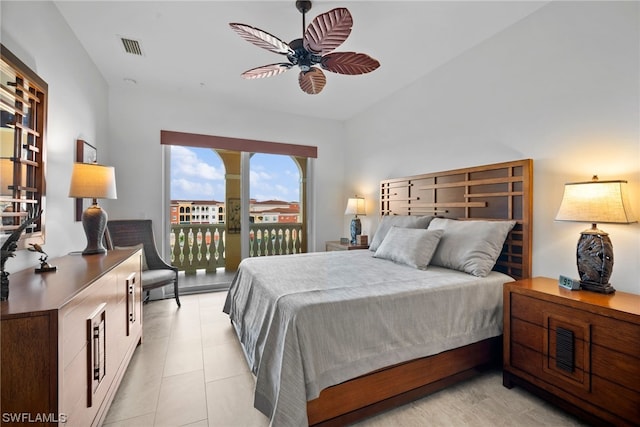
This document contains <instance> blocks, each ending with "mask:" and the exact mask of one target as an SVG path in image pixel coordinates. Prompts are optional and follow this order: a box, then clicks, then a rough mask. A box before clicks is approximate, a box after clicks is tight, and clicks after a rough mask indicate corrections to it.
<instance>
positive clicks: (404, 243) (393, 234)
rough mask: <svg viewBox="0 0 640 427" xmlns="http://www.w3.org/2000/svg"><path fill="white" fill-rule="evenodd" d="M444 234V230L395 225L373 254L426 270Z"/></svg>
mask: <svg viewBox="0 0 640 427" xmlns="http://www.w3.org/2000/svg"><path fill="white" fill-rule="evenodd" d="M443 234H444V231H443V230H425V229H424V228H401V227H395V226H394V227H391V230H389V231H388V232H387V236H386V237H385V238H384V240H383V241H382V243H381V244H380V247H379V248H378V250H377V251H376V253H375V254H374V255H373V256H374V257H376V258H382V259H388V260H390V261H393V262H397V263H398V264H406V265H408V266H410V267H414V268H419V269H421V270H424V269H426V268H427V266H428V265H429V261H431V257H432V256H433V253H434V252H435V250H436V247H437V246H438V242H439V241H440V237H442V235H443Z"/></svg>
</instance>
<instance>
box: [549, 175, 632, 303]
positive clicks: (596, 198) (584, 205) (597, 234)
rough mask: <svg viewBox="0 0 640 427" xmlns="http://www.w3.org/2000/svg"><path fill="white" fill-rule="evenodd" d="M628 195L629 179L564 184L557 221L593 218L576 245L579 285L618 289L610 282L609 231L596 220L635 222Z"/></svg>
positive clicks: (596, 179) (610, 291) (611, 247)
mask: <svg viewBox="0 0 640 427" xmlns="http://www.w3.org/2000/svg"><path fill="white" fill-rule="evenodd" d="M630 208H631V205H630V203H629V200H628V195H627V181H621V180H618V181H599V180H598V177H597V176H596V175H594V177H593V179H592V180H591V181H586V182H571V183H567V184H565V186H564V195H563V197H562V203H561V204H560V209H559V210H558V214H557V215H556V221H579V222H590V223H591V224H592V225H591V228H590V229H587V230H584V231H583V232H582V233H580V239H578V248H577V252H576V255H577V264H578V274H579V275H580V287H581V288H582V289H587V290H590V291H595V292H600V293H604V294H610V293H613V292H615V289H614V288H613V286H611V284H610V283H609V278H610V277H611V272H612V270H613V245H612V244H611V239H609V234H608V233H606V232H604V231H602V230H600V229H598V227H597V223H599V222H600V223H602V222H605V223H616V224H629V223H632V222H636V219H635V217H634V215H633V213H632V212H631V209H630Z"/></svg>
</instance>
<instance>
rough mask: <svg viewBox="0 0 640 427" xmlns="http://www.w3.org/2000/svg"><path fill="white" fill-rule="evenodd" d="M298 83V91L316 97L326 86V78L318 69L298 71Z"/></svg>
mask: <svg viewBox="0 0 640 427" xmlns="http://www.w3.org/2000/svg"><path fill="white" fill-rule="evenodd" d="M298 83H300V89H302V90H303V91H304V92H307V93H308V94H309V95H316V94H318V93H320V92H321V91H322V89H324V85H325V84H327V78H326V77H325V76H324V73H323V72H322V70H321V69H320V68H316V67H311V69H310V70H309V71H300V75H299V76H298Z"/></svg>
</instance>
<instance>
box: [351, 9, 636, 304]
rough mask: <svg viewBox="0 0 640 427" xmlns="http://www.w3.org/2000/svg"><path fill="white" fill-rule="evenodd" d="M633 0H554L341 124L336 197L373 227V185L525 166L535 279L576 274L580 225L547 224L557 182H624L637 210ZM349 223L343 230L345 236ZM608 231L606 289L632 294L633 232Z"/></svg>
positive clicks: (558, 194)
mask: <svg viewBox="0 0 640 427" xmlns="http://www.w3.org/2000/svg"><path fill="white" fill-rule="evenodd" d="M639 17H640V13H639V3H638V2H553V3H550V4H548V5H546V6H545V7H543V8H541V9H540V10H539V11H537V12H535V13H534V14H532V15H531V16H529V17H527V18H525V19H524V20H522V21H521V22H519V23H516V24H515V25H513V26H512V27H510V28H508V29H506V30H505V31H503V32H502V33H500V34H498V35H496V36H494V37H493V38H491V39H489V40H487V41H486V42H484V43H482V44H480V45H479V46H477V47H476V48H474V49H472V50H470V51H467V52H466V53H464V54H462V55H460V56H459V57H457V58H455V59H454V60H452V61H450V62H449V63H447V64H445V65H444V66H442V67H441V68H439V69H437V70H436V71H434V72H432V73H430V74H429V75H428V76H426V77H424V78H422V79H420V80H419V81H417V82H415V83H414V84H412V85H411V86H409V87H407V88H405V89H404V90H402V91H400V92H398V93H396V94H394V95H393V96H391V97H389V98H388V99H386V100H384V102H381V103H380V104H378V105H376V106H374V107H372V108H371V109H369V110H368V111H366V112H365V113H363V114H361V115H359V116H358V117H356V118H354V119H352V120H350V121H349V122H348V123H347V125H346V128H347V140H348V145H347V147H348V148H347V151H346V155H345V157H347V158H352V159H358V165H359V167H358V168H347V169H346V172H345V190H344V191H345V193H347V194H349V193H351V194H352V193H358V194H362V195H365V196H366V197H367V199H368V200H369V203H368V205H369V206H368V210H369V211H370V212H372V213H373V215H368V216H367V217H364V218H363V231H364V233H369V234H370V235H371V234H373V231H374V230H375V226H376V223H377V219H376V214H377V209H378V204H377V201H378V188H377V184H378V182H379V181H380V180H381V179H385V178H391V177H397V176H406V175H412V174H419V173H426V172H434V171H440V170H448V169H454V168H458V167H466V166H472V165H480V164H487V163H495V162H500V161H508V160H517V159H521V158H533V159H534V241H533V273H534V275H545V276H549V277H557V276H558V275H559V274H565V275H570V276H573V277H577V270H576V267H575V251H576V243H577V239H578V237H579V233H580V231H582V230H583V229H586V228H589V224H582V223H569V222H555V221H554V217H555V214H556V212H557V209H558V207H559V204H560V200H561V198H562V191H563V185H564V183H565V182H571V181H584V180H589V179H590V178H591V176H592V175H593V174H598V175H599V177H600V179H626V180H628V181H629V183H630V190H631V198H632V204H633V207H634V208H635V212H636V216H638V215H640V206H639V200H640V131H639V118H640V107H639V105H640V89H639V85H640V83H639V80H640V79H639V76H640V70H639V64H640V59H639V52H640V30H639V28H640V23H639ZM347 227H348V221H345V223H344V228H343V229H344V230H345V231H344V233H346V230H347ZM600 228H602V229H604V230H605V231H607V232H609V233H610V236H611V239H612V242H613V246H614V252H615V266H614V270H613V275H612V277H611V283H612V284H613V285H614V287H615V288H616V289H618V290H622V291H627V292H633V293H636V294H638V293H640V279H639V277H640V225H639V224H637V223H636V224H631V225H618V224H615V225H612V224H602V225H601V226H600Z"/></svg>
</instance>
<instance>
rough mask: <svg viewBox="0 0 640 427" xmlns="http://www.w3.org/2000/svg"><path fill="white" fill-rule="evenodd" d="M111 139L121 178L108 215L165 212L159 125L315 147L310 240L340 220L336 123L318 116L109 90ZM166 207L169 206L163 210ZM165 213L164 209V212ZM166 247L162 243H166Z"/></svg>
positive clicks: (325, 236) (158, 218) (339, 130)
mask: <svg viewBox="0 0 640 427" xmlns="http://www.w3.org/2000/svg"><path fill="white" fill-rule="evenodd" d="M109 114H110V118H111V120H110V122H111V128H110V134H111V138H110V145H111V156H112V160H113V163H114V165H116V180H117V182H119V183H123V182H126V186H124V185H119V187H118V200H117V203H116V202H114V203H112V204H111V205H110V210H109V218H113V219H116V218H150V219H152V220H153V222H154V228H155V230H156V237H157V238H158V240H160V239H161V237H162V232H161V231H160V230H161V228H160V226H159V225H157V224H161V223H162V221H166V220H167V215H168V200H169V194H163V185H162V183H163V179H164V178H163V167H162V166H161V165H162V160H163V156H162V146H161V145H160V131H161V130H171V131H179V132H189V133H196V134H204V135H218V136H228V137H235V138H248V139H256V140H261V141H272V142H282V143H291V144H300V145H314V146H317V147H318V159H316V160H315V167H314V169H315V174H314V185H315V189H316V191H315V195H316V201H315V218H316V246H317V247H318V248H324V241H325V240H335V239H336V238H337V234H336V233H337V232H338V231H339V230H340V229H341V227H342V220H343V216H344V215H343V214H344V206H343V205H342V203H343V197H342V194H341V193H340V192H339V191H338V192H336V190H340V189H341V188H342V185H343V182H344V178H343V170H344V167H343V165H344V163H343V160H342V153H343V147H344V142H343V135H344V128H343V125H342V123H340V122H336V121H329V120H326V121H320V120H317V119H309V118H305V117H302V116H291V115H289V116H287V115H283V114H281V113H277V112H265V111H255V110H250V109H247V108H240V107H238V106H234V105H232V104H230V103H229V102H221V101H217V100H216V99H211V98H207V99H203V100H198V99H194V98H192V97H191V98H184V99H181V98H180V95H178V94H164V95H163V94H157V93H147V92H142V91H137V90H136V88H132V89H130V90H128V91H122V90H120V91H118V90H115V89H114V90H112V91H111V93H110V105H109ZM165 207H166V208H167V211H166V212H165ZM163 215H164V217H163ZM165 247H166V245H165Z"/></svg>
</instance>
